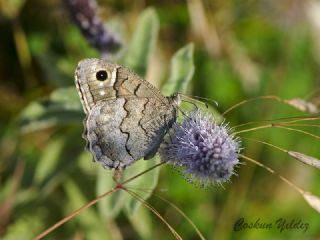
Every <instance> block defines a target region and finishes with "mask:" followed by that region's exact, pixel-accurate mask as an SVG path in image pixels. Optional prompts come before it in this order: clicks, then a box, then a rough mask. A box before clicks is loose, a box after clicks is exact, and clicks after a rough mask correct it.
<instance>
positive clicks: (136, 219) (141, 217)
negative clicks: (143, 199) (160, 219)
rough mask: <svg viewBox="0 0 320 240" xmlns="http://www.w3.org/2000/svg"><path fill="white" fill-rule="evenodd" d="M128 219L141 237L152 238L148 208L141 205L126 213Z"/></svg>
mask: <svg viewBox="0 0 320 240" xmlns="http://www.w3.org/2000/svg"><path fill="white" fill-rule="evenodd" d="M128 219H129V221H130V222H131V224H132V227H133V228H134V229H135V230H136V232H137V233H138V234H139V236H140V237H141V238H142V239H152V218H151V216H150V212H149V209H147V208H144V207H141V208H139V209H137V211H135V212H134V213H133V214H130V215H128ZM141 223H143V224H141Z"/></svg>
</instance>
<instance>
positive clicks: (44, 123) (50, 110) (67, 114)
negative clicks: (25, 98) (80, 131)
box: [18, 87, 84, 133]
mask: <svg viewBox="0 0 320 240" xmlns="http://www.w3.org/2000/svg"><path fill="white" fill-rule="evenodd" d="M83 118H84V114H83V112H82V107H81V103H80V100H79V96H78V94H77V91H76V88H75V87H68V88H60V89H58V90H56V91H54V92H53V93H52V94H51V95H50V97H49V99H47V100H42V101H37V102H32V103H30V104H29V105H28V106H27V107H26V108H25V109H24V110H23V111H22V113H21V114H20V117H19V120H18V123H19V126H20V127H21V131H22V132H23V133H27V132H32V131H36V130H40V129H43V128H48V127H52V126H55V125H59V124H60V125H61V124H66V123H70V122H76V123H80V122H82V121H83Z"/></svg>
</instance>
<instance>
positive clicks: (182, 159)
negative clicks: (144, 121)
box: [159, 110, 240, 185]
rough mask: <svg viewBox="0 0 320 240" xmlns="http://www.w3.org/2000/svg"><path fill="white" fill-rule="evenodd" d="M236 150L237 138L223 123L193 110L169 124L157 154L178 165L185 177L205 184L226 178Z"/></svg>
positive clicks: (207, 114) (233, 161) (232, 165)
mask: <svg viewBox="0 0 320 240" xmlns="http://www.w3.org/2000/svg"><path fill="white" fill-rule="evenodd" d="M239 151H240V142H239V139H238V138H235V137H234V136H233V135H232V134H230V131H229V129H228V127H227V126H226V125H224V124H222V125H217V124H216V123H215V121H214V119H213V117H212V116H211V115H210V114H209V113H202V112H200V111H199V110H196V111H193V112H190V113H188V114H187V115H186V117H185V119H184V120H183V122H182V123H175V124H174V125H173V127H172V130H171V132H170V136H168V139H167V140H166V141H165V143H164V144H163V145H162V146H161V148H160V150H159V153H160V156H161V159H162V161H165V162H167V163H169V164H173V165H174V166H180V167H182V168H183V171H184V173H186V174H187V176H188V177H191V178H190V179H189V180H191V181H194V180H196V182H199V183H200V184H201V185H208V184H215V183H218V184H221V183H223V182H226V181H228V180H229V179H230V177H231V175H232V174H234V167H235V166H236V165H237V164H238V163H239V160H238V154H239Z"/></svg>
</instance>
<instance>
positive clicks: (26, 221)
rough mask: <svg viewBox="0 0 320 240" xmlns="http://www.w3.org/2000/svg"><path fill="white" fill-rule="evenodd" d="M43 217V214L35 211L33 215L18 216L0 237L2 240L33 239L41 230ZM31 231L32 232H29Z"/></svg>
mask: <svg viewBox="0 0 320 240" xmlns="http://www.w3.org/2000/svg"><path fill="white" fill-rule="evenodd" d="M43 225H44V217H43V212H41V211H39V210H36V212H35V213H33V214H30V213H29V214H25V215H23V216H21V215H20V216H19V217H18V218H17V219H16V221H14V222H13V223H11V224H10V225H9V226H8V228H7V232H6V233H5V235H4V236H2V237H1V239H2V240H16V239H34V238H35V237H36V235H37V234H39V233H40V231H41V230H40V229H42V228H43ZM31 229H33V231H30V230H31Z"/></svg>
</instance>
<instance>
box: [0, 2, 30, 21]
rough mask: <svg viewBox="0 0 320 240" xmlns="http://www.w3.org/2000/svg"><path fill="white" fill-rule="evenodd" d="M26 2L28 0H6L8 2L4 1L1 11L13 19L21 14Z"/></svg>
mask: <svg viewBox="0 0 320 240" xmlns="http://www.w3.org/2000/svg"><path fill="white" fill-rule="evenodd" d="M25 2H26V0H6V2H4V1H3V2H2V4H1V8H0V11H1V13H2V14H3V15H4V16H6V17H8V18H11V19H13V18H15V17H17V16H18V15H19V13H20V11H21V9H22V8H23V5H24V4H25Z"/></svg>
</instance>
